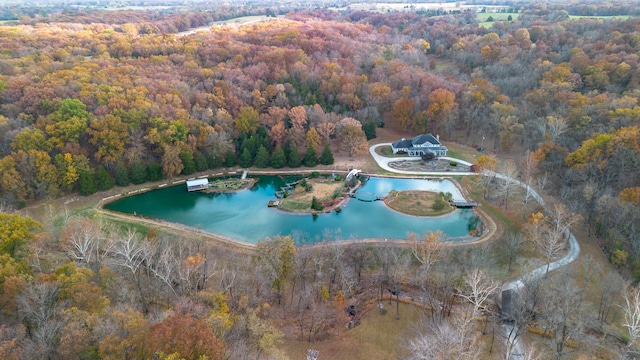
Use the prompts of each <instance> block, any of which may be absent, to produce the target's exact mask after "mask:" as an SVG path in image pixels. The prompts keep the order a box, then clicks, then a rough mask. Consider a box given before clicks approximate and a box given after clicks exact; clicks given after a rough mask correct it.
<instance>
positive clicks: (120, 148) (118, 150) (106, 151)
mask: <svg viewBox="0 0 640 360" xmlns="http://www.w3.org/2000/svg"><path fill="white" fill-rule="evenodd" d="M87 133H88V134H89V135H90V136H91V138H90V139H89V142H91V143H92V144H93V145H95V146H96V147H97V148H98V149H97V151H96V152H95V153H94V154H93V156H94V158H95V159H96V161H98V162H100V163H103V164H115V163H116V162H117V161H118V160H120V158H121V157H122V155H123V154H124V151H125V145H127V144H128V143H129V132H128V130H127V124H125V123H124V122H122V120H121V119H120V118H119V117H117V116H114V115H111V114H109V115H106V116H105V117H103V118H100V119H95V120H93V121H92V122H91V125H90V126H89V128H88V129H87Z"/></svg>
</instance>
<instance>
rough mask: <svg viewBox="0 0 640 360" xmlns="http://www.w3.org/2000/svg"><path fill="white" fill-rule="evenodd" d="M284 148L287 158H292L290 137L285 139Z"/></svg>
mask: <svg viewBox="0 0 640 360" xmlns="http://www.w3.org/2000/svg"><path fill="white" fill-rule="evenodd" d="M282 150H284V156H285V158H287V159H290V158H291V140H290V139H289V138H287V139H286V140H285V141H284V147H283V148H282Z"/></svg>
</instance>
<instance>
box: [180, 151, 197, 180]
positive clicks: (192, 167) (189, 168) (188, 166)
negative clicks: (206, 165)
mask: <svg viewBox="0 0 640 360" xmlns="http://www.w3.org/2000/svg"><path fill="white" fill-rule="evenodd" d="M180 160H182V166H183V167H182V174H183V175H191V174H193V173H194V172H196V163H195V161H193V155H192V154H191V153H190V152H189V151H183V152H181V153H180Z"/></svg>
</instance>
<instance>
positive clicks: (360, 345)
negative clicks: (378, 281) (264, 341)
mask: <svg viewBox="0 0 640 360" xmlns="http://www.w3.org/2000/svg"><path fill="white" fill-rule="evenodd" d="M383 306H384V310H386V314H385V315H381V313H380V311H379V310H378V309H377V308H376V309H373V310H371V311H369V312H368V313H367V314H365V315H364V316H363V318H362V320H361V323H360V326H358V327H356V328H354V329H351V330H347V329H346V328H345V329H343V330H340V334H338V335H337V336H335V337H334V338H333V339H332V340H329V341H319V342H315V343H309V342H306V341H298V340H287V341H285V342H284V344H283V345H282V346H281V348H282V350H284V352H285V353H286V354H287V355H288V356H289V358H290V359H304V358H305V355H306V353H307V349H316V350H318V351H320V359H332V360H358V359H362V360H389V359H401V358H403V356H405V355H407V354H406V350H405V349H406V343H405V341H406V340H407V339H410V338H411V337H412V336H413V334H414V331H413V326H414V324H416V322H417V320H419V319H420V318H421V316H422V309H420V308H419V307H417V306H414V305H407V304H403V303H400V320H396V303H395V301H394V302H392V303H391V305H389V302H388V301H387V300H385V301H384V302H383Z"/></svg>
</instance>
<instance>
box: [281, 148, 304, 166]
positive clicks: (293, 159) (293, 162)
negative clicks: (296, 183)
mask: <svg viewBox="0 0 640 360" xmlns="http://www.w3.org/2000/svg"><path fill="white" fill-rule="evenodd" d="M285 145H286V143H285ZM300 165H302V160H301V159H300V155H299V154H298V148H297V147H295V146H294V147H292V148H291V151H290V152H289V167H292V168H297V167H300Z"/></svg>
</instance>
